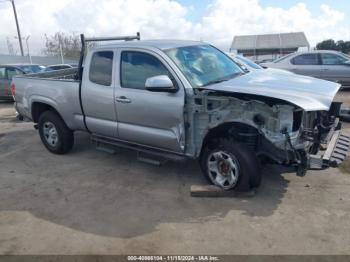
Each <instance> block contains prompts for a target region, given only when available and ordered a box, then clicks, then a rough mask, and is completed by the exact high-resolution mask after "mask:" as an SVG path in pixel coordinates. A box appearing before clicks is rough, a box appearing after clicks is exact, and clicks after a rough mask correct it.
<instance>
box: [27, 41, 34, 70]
mask: <svg viewBox="0 0 350 262" xmlns="http://www.w3.org/2000/svg"><path fill="white" fill-rule="evenodd" d="M29 37H30V35H28V36H27V37H26V44H27V52H28V56H29V61H30V64H33V61H32V56H31V55H30V52H29V43H28V40H29Z"/></svg>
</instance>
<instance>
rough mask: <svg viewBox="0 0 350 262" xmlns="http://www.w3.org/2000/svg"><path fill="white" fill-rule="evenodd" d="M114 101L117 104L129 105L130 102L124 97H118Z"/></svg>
mask: <svg viewBox="0 0 350 262" xmlns="http://www.w3.org/2000/svg"><path fill="white" fill-rule="evenodd" d="M115 100H116V101H117V102H119V103H131V100H130V99H129V98H127V97H126V96H118V97H117V98H116V99H115Z"/></svg>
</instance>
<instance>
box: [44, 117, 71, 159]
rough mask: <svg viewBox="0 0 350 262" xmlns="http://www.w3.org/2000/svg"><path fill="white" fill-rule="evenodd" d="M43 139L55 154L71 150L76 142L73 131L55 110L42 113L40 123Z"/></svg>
mask: <svg viewBox="0 0 350 262" xmlns="http://www.w3.org/2000/svg"><path fill="white" fill-rule="evenodd" d="M38 129H39V134H40V138H41V141H42V142H43V144H44V145H45V147H46V148H47V149H48V150H49V151H50V152H52V153H54V154H65V153H67V152H69V151H70V150H71V149H72V147H73V144H74V135H73V132H72V131H71V130H70V129H69V128H68V127H67V125H66V123H64V121H63V120H62V119H61V117H60V116H59V115H58V114H57V113H55V112H53V111H46V112H44V113H42V114H41V116H40V118H39V123H38Z"/></svg>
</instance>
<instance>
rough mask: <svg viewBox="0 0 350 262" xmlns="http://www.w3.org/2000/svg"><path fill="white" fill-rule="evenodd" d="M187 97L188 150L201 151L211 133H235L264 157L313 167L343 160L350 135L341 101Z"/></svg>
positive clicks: (300, 170) (203, 93)
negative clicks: (317, 107) (314, 105)
mask: <svg viewBox="0 0 350 262" xmlns="http://www.w3.org/2000/svg"><path fill="white" fill-rule="evenodd" d="M188 99H189V101H187V103H186V108H185V109H186V110H185V111H186V112H185V114H186V118H187V120H186V122H187V134H188V139H187V142H186V148H187V153H189V154H192V155H195V156H199V155H200V152H201V151H200V149H201V148H202V147H203V146H204V145H205V144H206V143H207V142H208V141H209V140H211V139H215V137H218V136H229V137H233V138H235V140H237V141H239V142H240V143H245V144H247V146H249V147H250V148H251V149H252V150H254V152H256V155H257V156H258V157H259V158H267V159H269V160H272V161H274V162H276V163H278V164H283V165H289V166H296V167H297V174H298V175H300V176H302V175H304V174H305V172H306V170H307V169H309V168H325V167H328V166H337V165H338V164H339V163H341V162H342V160H344V158H345V157H346V153H347V149H348V147H349V140H350V138H349V137H348V136H347V135H345V134H343V133H341V131H340V128H341V124H340V123H339V121H338V116H339V111H340V103H336V102H333V103H332V105H331V107H330V110H329V111H305V110H303V109H302V108H300V107H298V106H296V105H294V104H291V103H289V102H287V101H284V100H280V99H276V98H271V97H263V96H258V95H246V94H238V93H231V92H222V91H211V90H196V92H195V94H194V95H193V96H191V97H189V98H188Z"/></svg>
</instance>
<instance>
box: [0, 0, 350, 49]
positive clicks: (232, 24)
mask: <svg viewBox="0 0 350 262" xmlns="http://www.w3.org/2000/svg"><path fill="white" fill-rule="evenodd" d="M15 3H16V6H17V12H18V17H19V23H20V28H21V31H22V35H23V36H28V35H30V38H29V40H28V44H29V46H30V49H31V50H32V52H36V53H38V52H40V51H41V50H42V48H43V45H44V40H45V34H47V35H53V34H54V33H55V32H58V31H60V32H65V33H76V34H79V33H85V34H86V35H88V36H116V35H130V34H134V33H136V32H137V31H140V32H141V38H143V39H161V38H166V39H192V40H202V41H206V42H209V43H212V44H214V45H217V46H218V47H220V48H222V49H224V50H228V49H229V47H230V44H231V42H232V39H233V37H234V36H235V35H246V34H247V35H249V34H266V33H284V32H298V31H303V32H305V34H306V37H307V39H308V40H309V42H310V45H311V46H315V45H316V43H318V42H319V41H322V40H325V39H329V38H333V39H335V40H339V39H343V40H350V0H312V1H310V0H304V1H303V0H301V1H292V0H283V1H281V0H59V1H58V0H15ZM0 24H1V30H0V52H1V53H5V52H7V44H6V39H7V38H8V39H9V40H10V41H11V43H12V44H13V45H14V48H15V49H17V50H18V43H17V40H16V39H15V38H14V36H15V35H16V27H15V22H14V18H13V12H12V8H11V3H10V2H9V1H8V0H0Z"/></svg>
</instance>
